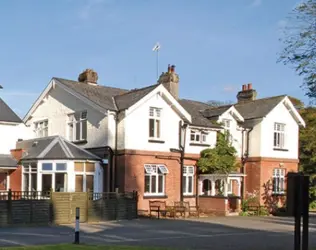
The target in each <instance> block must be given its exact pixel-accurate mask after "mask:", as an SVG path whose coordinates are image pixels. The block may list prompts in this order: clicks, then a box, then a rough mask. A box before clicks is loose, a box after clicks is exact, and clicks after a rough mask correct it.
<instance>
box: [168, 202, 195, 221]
mask: <svg viewBox="0 0 316 250" xmlns="http://www.w3.org/2000/svg"><path fill="white" fill-rule="evenodd" d="M173 211H174V213H173V215H174V217H175V216H176V214H177V213H180V214H181V215H182V214H184V217H185V214H186V213H188V216H189V217H190V216H191V215H195V216H197V217H200V213H199V207H197V206H190V202H188V201H176V202H174V209H173Z"/></svg>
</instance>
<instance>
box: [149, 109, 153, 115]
mask: <svg viewBox="0 0 316 250" xmlns="http://www.w3.org/2000/svg"><path fill="white" fill-rule="evenodd" d="M149 116H154V108H149Z"/></svg>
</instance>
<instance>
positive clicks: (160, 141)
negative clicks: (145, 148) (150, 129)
mask: <svg viewBox="0 0 316 250" xmlns="http://www.w3.org/2000/svg"><path fill="white" fill-rule="evenodd" d="M148 142H149V143H161V144H163V143H165V141H162V140H157V139H149V140H148Z"/></svg>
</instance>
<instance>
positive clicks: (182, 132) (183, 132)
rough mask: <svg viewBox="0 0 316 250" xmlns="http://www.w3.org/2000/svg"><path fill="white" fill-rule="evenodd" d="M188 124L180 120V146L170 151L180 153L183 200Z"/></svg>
mask: <svg viewBox="0 0 316 250" xmlns="http://www.w3.org/2000/svg"><path fill="white" fill-rule="evenodd" d="M187 126H188V124H186V123H182V121H180V122H179V148H170V152H174V153H180V201H183V168H184V154H185V138H186V131H187V130H186V128H187Z"/></svg>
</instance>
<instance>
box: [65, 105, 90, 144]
mask: <svg viewBox="0 0 316 250" xmlns="http://www.w3.org/2000/svg"><path fill="white" fill-rule="evenodd" d="M68 139H69V140H70V141H73V142H80V141H85V140H87V111H80V112H76V113H73V114H69V115H68Z"/></svg>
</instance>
